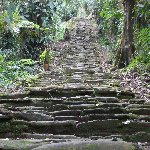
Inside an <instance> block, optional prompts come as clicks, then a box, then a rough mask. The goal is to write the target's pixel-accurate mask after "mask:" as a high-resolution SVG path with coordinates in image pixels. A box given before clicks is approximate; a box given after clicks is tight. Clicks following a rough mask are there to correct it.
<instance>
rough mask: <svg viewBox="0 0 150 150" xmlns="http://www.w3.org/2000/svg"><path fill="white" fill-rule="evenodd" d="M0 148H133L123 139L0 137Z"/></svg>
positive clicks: (117, 149)
mask: <svg viewBox="0 0 150 150" xmlns="http://www.w3.org/2000/svg"><path fill="white" fill-rule="evenodd" d="M0 149H15V150H27V149H28V150H29V149H30V150H62V149H64V150H71V149H74V150H78V149H88V150H93V149H101V150H106V149H107V150H112V149H115V150H130V149H134V145H133V144H132V143H127V142H123V141H112V140H107V139H99V140H97V141H95V140H86V139H85V140H80V139H79V140H77V141H67V142H61V143H60V142H59V140H58V142H51V140H50V139H46V140H45V139H43V140H41V139H20V140H7V139H0Z"/></svg>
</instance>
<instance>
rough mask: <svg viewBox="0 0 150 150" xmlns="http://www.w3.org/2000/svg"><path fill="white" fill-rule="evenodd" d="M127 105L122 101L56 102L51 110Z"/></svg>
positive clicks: (120, 106) (121, 106) (122, 106)
mask: <svg viewBox="0 0 150 150" xmlns="http://www.w3.org/2000/svg"><path fill="white" fill-rule="evenodd" d="M125 106H127V104H124V103H116V104H113V103H95V104H87V103H83V104H73V105H72V104H67V105H65V104H57V105H55V106H53V110H63V109H69V110H71V109H72V110H76V109H77V110H83V109H96V108H124V107H125Z"/></svg>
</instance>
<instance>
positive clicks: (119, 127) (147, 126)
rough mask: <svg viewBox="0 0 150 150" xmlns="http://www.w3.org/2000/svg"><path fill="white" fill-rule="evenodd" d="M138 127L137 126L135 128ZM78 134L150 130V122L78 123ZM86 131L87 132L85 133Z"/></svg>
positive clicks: (112, 121)
mask: <svg viewBox="0 0 150 150" xmlns="http://www.w3.org/2000/svg"><path fill="white" fill-rule="evenodd" d="M135 127H136V128H135ZM77 132H78V133H77V135H78V136H79V135H80V136H81V135H82V136H83V135H86V136H87V135H103V134H104V133H105V134H106V133H107V134H114V133H121V134H122V133H128V134H129V133H136V132H150V123H149V122H134V121H125V122H122V121H120V120H96V121H89V122H83V123H79V124H77ZM85 133H86V134H85Z"/></svg>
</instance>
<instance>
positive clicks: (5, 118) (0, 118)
mask: <svg viewBox="0 0 150 150" xmlns="http://www.w3.org/2000/svg"><path fill="white" fill-rule="evenodd" d="M11 119H12V117H11V116H10V115H3V114H1V113H0V122H3V121H10V120H11Z"/></svg>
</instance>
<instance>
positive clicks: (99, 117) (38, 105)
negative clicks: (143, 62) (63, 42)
mask: <svg viewBox="0 0 150 150" xmlns="http://www.w3.org/2000/svg"><path fill="white" fill-rule="evenodd" d="M76 22H77V24H76V27H75V28H74V29H73V30H72V31H71V32H70V41H69V42H68V43H69V44H68V46H67V47H66V48H64V49H63V51H60V50H59V49H57V50H55V54H56V56H57V57H58V59H59V60H60V63H59V65H56V66H52V67H51V68H50V71H47V72H45V73H43V74H42V75H41V78H40V79H39V80H38V81H37V82H36V84H35V85H34V86H33V87H30V88H28V91H29V92H28V93H27V94H22V95H10V96H9V95H7V96H1V98H0V138H1V139H0V143H1V144H0V148H1V149H7V148H8V149H34V150H36V149H37V150H41V149H43V150H46V149H63V148H64V149H69V150H70V149H73V148H74V149H81V148H85V147H86V146H87V145H88V146H89V147H88V148H89V149H90V148H91V150H93V149H94V148H95V149H102V150H103V149H104V150H105V149H110V150H112V149H115V150H117V149H118V150H120V149H122V150H123V149H131V147H134V148H136V147H138V148H139V147H140V146H141V145H138V144H136V143H138V142H141V143H145V142H148V143H149V142H150V116H149V115H150V105H149V103H146V102H145V101H144V100H142V99H136V98H135V97H134V94H133V93H131V92H128V91H124V90H123V89H121V88H120V87H118V86H114V85H115V83H116V82H119V81H118V79H117V77H116V76H114V75H113V74H111V73H104V72H103V71H102V70H101V69H100V63H99V59H100V58H99V52H100V49H99V45H98V43H97V27H96V24H95V22H94V21H93V20H88V19H77V20H76ZM122 140H123V141H122ZM124 141H127V142H132V143H133V144H131V143H127V142H124ZM12 143H13V144H12ZM148 143H146V145H147V144H148ZM16 145H17V146H16ZM84 145H86V146H85V147H84ZM91 145H92V147H91Z"/></svg>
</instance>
